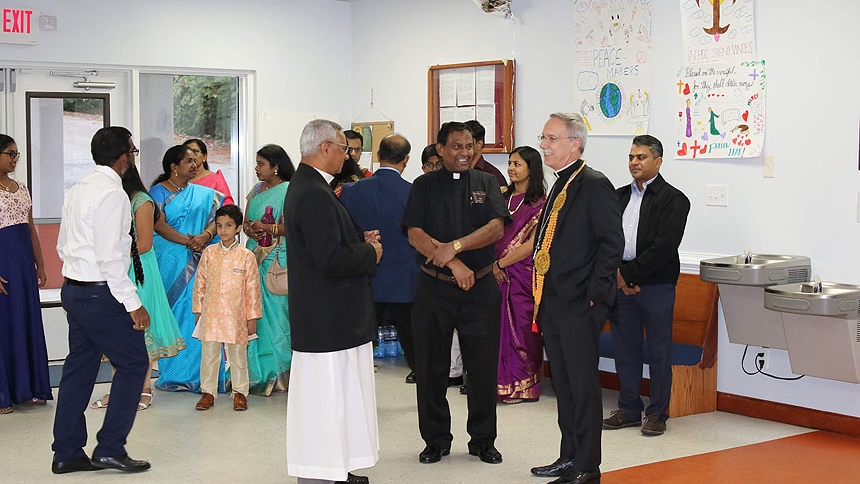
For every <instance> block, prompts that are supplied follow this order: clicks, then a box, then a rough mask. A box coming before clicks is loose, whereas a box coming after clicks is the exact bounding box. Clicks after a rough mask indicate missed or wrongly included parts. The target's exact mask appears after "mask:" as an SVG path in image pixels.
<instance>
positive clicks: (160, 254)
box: [149, 145, 224, 393]
mask: <svg viewBox="0 0 860 484" xmlns="http://www.w3.org/2000/svg"><path fill="white" fill-rule="evenodd" d="M161 166H162V168H163V170H164V172H163V173H162V174H161V175H159V176H158V178H156V179H155V181H154V182H153V184H152V187H151V188H150V190H149V194H150V196H151V197H152V200H153V201H154V202H155V206H156V207H157V208H158V210H159V211H161V213H163V214H164V216H163V217H160V218H159V219H158V221H157V222H156V223H155V235H154V236H153V241H152V246H153V248H154V249H155V257H156V259H157V260H158V269H159V271H160V272H161V280H162V282H163V283H164V289H165V290H166V291H167V302H168V303H169V304H170V309H171V311H172V312H173V315H174V317H176V322H177V323H178V324H179V331H180V332H181V333H182V337H183V338H184V339H185V345H186V347H185V350H183V351H180V352H179V353H178V354H177V355H176V356H172V357H169V358H162V359H160V360H159V362H158V370H159V377H158V380H157V381H156V382H155V387H156V388H158V389H159V390H165V391H191V392H196V393H199V392H200V349H201V346H200V341H199V340H197V339H194V338H192V337H191V333H193V332H194V313H192V312H191V295H192V292H193V288H194V276H195V274H196V273H197V262H198V261H199V260H200V251H202V250H203V248H205V247H206V246H207V245H209V244H210V243H212V242H213V240H212V239H214V238H215V236H216V234H215V211H216V210H217V209H218V208H219V207H220V206H221V204H222V203H223V202H224V195H223V194H221V193H219V192H217V191H215V190H213V189H212V188H209V187H204V186H202V185H195V184H192V183H189V182H190V181H191V180H192V179H193V178H194V176H195V175H196V174H197V163H196V161H195V157H194V154H193V153H192V152H191V151H190V150H189V149H188V147H186V146H182V145H177V146H174V147H172V148H170V149H168V150H167V152H166V153H165V154H164V159H163V160H162V162H161ZM218 381H219V385H218V386H219V391H223V389H224V385H223V384H224V370H223V366H222V369H221V374H220V376H219V378H218Z"/></svg>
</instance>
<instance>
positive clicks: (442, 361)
mask: <svg viewBox="0 0 860 484" xmlns="http://www.w3.org/2000/svg"><path fill="white" fill-rule="evenodd" d="M436 141H437V142H436V151H438V152H439V154H440V155H441V156H442V163H443V164H444V166H443V168H442V169H440V170H438V171H433V172H430V173H425V174H424V175H422V176H420V177H418V179H417V180H415V183H414V184H413V185H412V192H411V193H410V194H409V201H408V202H407V204H406V211H405V212H404V214H403V226H404V227H406V228H407V230H408V234H409V243H410V244H412V246H413V247H415V249H416V250H417V251H418V253H419V255H418V263H419V264H420V268H421V274H419V275H418V287H417V288H416V293H415V306H414V307H413V310H412V332H413V334H414V336H415V375H416V377H417V379H418V388H417V394H418V427H419V430H420V431H421V438H422V439H424V442H425V443H426V444H427V445H426V447H425V448H424V450H423V451H422V452H421V453H420V454H419V456H418V460H419V462H421V463H424V464H430V463H433V462H438V461H439V460H441V459H442V456H444V455H448V454H449V453H450V452H451V441H452V440H453V439H454V436H453V435H451V412H450V409H449V408H448V401H447V399H446V396H445V393H446V390H447V387H448V370H449V367H450V361H451V360H450V354H451V353H450V350H451V338H452V336H453V333H454V330H455V329H456V330H457V332H458V333H459V337H460V348H461V350H462V354H463V364H464V367H465V370H466V371H467V372H469V375H470V378H471V379H470V382H471V383H470V390H471V391H470V392H469V397H468V408H469V418H468V421H467V423H466V429H467V430H468V432H469V435H470V436H471V440H470V441H469V444H468V447H469V453H470V454H472V455H476V456H478V457H479V458H480V459H481V461H483V462H487V463H490V464H498V463H500V462H502V454H500V453H499V451H498V450H496V448H495V446H494V442H495V440H496V375H497V371H498V364H499V332H500V329H501V328H500V324H499V321H501V315H500V311H501V295H500V293H499V286H498V284H497V283H496V280H495V278H493V277H492V276H491V274H492V271H493V270H492V269H493V261H494V260H495V253H494V250H493V244H494V243H495V242H496V241H497V240H499V239H500V238H501V237H502V233H503V230H504V220H505V219H506V218H507V217H508V216H509V215H510V214H509V212H508V209H507V207H506V206H505V202H504V199H503V198H502V192H501V191H500V190H499V186H498V183H497V182H496V180H495V179H494V178H493V177H492V176H490V175H488V174H486V173H484V172H480V171H477V170H470V169H469V163H470V161H471V158H472V134H471V133H470V132H469V130H468V128H467V127H466V125H464V124H463V123H456V122H450V123H445V124H443V125H442V128H441V129H440V130H439V135H438V137H437V140H436Z"/></svg>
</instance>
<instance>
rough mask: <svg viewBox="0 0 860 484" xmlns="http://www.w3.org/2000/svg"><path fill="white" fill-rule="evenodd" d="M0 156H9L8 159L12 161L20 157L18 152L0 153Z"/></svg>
mask: <svg viewBox="0 0 860 484" xmlns="http://www.w3.org/2000/svg"><path fill="white" fill-rule="evenodd" d="M0 154H2V155H9V158H12V159H13V160H14V159H16V158H18V157H19V156H21V152H20V151H0Z"/></svg>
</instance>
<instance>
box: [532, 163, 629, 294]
mask: <svg viewBox="0 0 860 484" xmlns="http://www.w3.org/2000/svg"><path fill="white" fill-rule="evenodd" d="M581 163H582V160H579V161H577V162H576V163H574V164H573V165H571V166H569V167H567V168H565V169H564V170H562V172H561V173H560V174H559V180H558V181H557V182H556V184H557V186H555V189H554V190H552V193H551V197H552V198H551V199H550V200H548V201H547V204H546V205H545V206H544V209H543V212H542V213H541V221H540V224H539V225H538V226H539V227H540V228H541V233H540V239H539V240H538V243H542V239H543V236H544V232H545V229H544V225H545V220H546V219H547V217H549V214H550V211H551V209H552V204H553V202H554V201H555V198H556V197H557V196H558V193H559V192H560V191H561V188H562V187H563V186H564V184H565V183H566V182H567V179H568V177H569V176H570V175H571V174H572V173H574V172H575V171H576V170H577V169H578V168H579V166H580V164H581ZM623 253H624V232H623V231H622V229H621V211H620V210H619V208H618V198H617V197H616V196H615V188H614V187H613V186H612V183H611V182H610V181H609V180H608V179H607V178H606V177H605V176H604V175H603V173H600V172H599V171H596V170H593V169H591V168H590V167H588V166H586V167H585V168H584V169H583V170H582V172H581V173H580V174H579V175H577V177H576V179H574V180H573V181H572V182H571V183H570V186H569V187H568V188H567V202H566V203H565V204H564V208H562V209H561V212H559V217H558V224H557V226H556V230H555V237H554V238H553V242H552V247H551V248H550V261H551V262H550V269H549V273H548V274H547V277H548V278H549V279H550V281H549V282H550V284H552V287H553V289H554V292H555V293H556V294H557V295H558V296H559V297H561V298H562V299H563V300H564V302H565V304H567V306H568V307H570V308H571V309H574V310H577V311H582V310H584V309H587V308H588V302H589V301H593V302H594V303H595V304H597V303H600V302H605V303H606V304H608V305H612V304H613V303H614V302H615V288H616V283H615V280H616V276H615V271H616V270H617V269H618V265H619V264H620V263H621V256H622V254H623ZM583 303H584V304H585V306H583Z"/></svg>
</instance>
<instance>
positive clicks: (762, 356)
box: [755, 348, 770, 371]
mask: <svg viewBox="0 0 860 484" xmlns="http://www.w3.org/2000/svg"><path fill="white" fill-rule="evenodd" d="M769 360H770V358H768V354H767V348H761V349H760V350H759V352H758V354H756V355H755V368H756V370H758V371H765V370H767V369H768V363H769Z"/></svg>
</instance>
